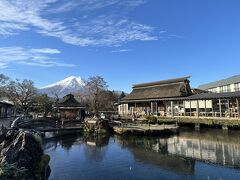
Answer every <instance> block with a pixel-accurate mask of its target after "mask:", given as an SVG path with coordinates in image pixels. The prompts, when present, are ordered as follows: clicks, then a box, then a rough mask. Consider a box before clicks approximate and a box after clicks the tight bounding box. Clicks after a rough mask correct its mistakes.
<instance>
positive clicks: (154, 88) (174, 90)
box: [122, 77, 192, 102]
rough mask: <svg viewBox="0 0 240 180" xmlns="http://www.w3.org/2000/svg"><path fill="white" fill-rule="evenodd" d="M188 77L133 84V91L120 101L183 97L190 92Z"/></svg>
mask: <svg viewBox="0 0 240 180" xmlns="http://www.w3.org/2000/svg"><path fill="white" fill-rule="evenodd" d="M188 78H189V77H183V78H177V79H170V80H164V81H157V82H150V83H144V84H136V85H133V91H132V92H131V93H130V94H129V95H128V96H126V97H125V98H123V99H122V101H123V102H124V101H131V100H144V99H146V100H147V99H160V98H170V97H183V96H189V95H191V94H192V91H191V88H190V85H189V80H188Z"/></svg>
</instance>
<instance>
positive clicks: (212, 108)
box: [211, 99, 214, 117]
mask: <svg viewBox="0 0 240 180" xmlns="http://www.w3.org/2000/svg"><path fill="white" fill-rule="evenodd" d="M211 101H212V117H213V116H214V112H213V99H212V100H211Z"/></svg>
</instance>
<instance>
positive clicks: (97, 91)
mask: <svg viewBox="0 0 240 180" xmlns="http://www.w3.org/2000/svg"><path fill="white" fill-rule="evenodd" d="M86 89H87V91H88V94H89V101H90V106H91V108H92V110H93V112H94V115H95V116H99V114H98V112H99V108H100V96H101V93H102V92H103V91H105V90H107V83H106V81H105V80H104V79H103V78H102V77H101V76H94V77H90V78H88V80H87V81H86Z"/></svg>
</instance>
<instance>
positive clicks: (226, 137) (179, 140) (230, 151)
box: [167, 129, 240, 168]
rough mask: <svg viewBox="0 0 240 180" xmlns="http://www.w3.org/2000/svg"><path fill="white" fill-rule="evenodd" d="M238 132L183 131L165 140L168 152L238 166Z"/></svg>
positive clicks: (239, 139)
mask: <svg viewBox="0 0 240 180" xmlns="http://www.w3.org/2000/svg"><path fill="white" fill-rule="evenodd" d="M239 142H240V135H239V132H236V131H235V132H229V133H223V132H221V131H219V130H214V129H212V130H211V131H206V130H202V131H201V132H196V131H190V132H189V131H184V132H181V134H180V136H175V137H172V138H169V139H168V140H167V149H168V152H169V153H170V154H174V155H179V156H183V157H190V158H194V159H197V160H201V161H208V162H211V163H215V164H220V165H224V166H231V167H235V168H240V144H239Z"/></svg>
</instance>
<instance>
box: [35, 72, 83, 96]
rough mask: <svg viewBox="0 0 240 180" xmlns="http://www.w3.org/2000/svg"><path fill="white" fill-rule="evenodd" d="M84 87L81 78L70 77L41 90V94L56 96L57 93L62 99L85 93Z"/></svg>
mask: <svg viewBox="0 0 240 180" xmlns="http://www.w3.org/2000/svg"><path fill="white" fill-rule="evenodd" d="M84 86H85V83H84V81H83V80H82V78H81V77H77V76H70V77H68V78H66V79H64V80H62V81H59V82H56V83H53V84H50V85H47V86H44V87H42V88H40V89H39V93H41V94H48V95H49V96H54V94H55V93H57V94H58V95H59V96H60V97H63V96H65V95H67V94H69V93H79V92H83V90H84Z"/></svg>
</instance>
